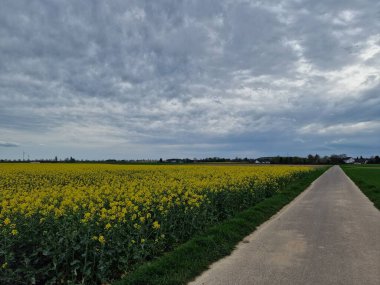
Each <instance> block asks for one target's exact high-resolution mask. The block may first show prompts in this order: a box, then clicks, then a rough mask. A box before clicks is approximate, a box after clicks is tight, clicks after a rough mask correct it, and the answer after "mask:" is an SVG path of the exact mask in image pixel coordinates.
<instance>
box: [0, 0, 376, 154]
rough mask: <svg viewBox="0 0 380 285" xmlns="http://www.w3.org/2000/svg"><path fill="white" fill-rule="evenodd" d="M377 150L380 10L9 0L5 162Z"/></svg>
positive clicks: (371, 5) (4, 46)
mask: <svg viewBox="0 0 380 285" xmlns="http://www.w3.org/2000/svg"><path fill="white" fill-rule="evenodd" d="M23 151H25V153H26V155H29V156H30V158H53V157H54V156H56V155H57V156H58V157H59V158H65V157H67V156H73V157H75V158H79V159H83V158H88V159H106V158H117V159H136V158H160V157H163V158H170V157H190V158H192V157H198V158H201V157H209V156H223V157H235V156H240V157H245V156H248V157H258V156H265V155H307V154H309V153H319V154H322V155H324V154H328V155H329V154H333V153H346V154H347V155H355V156H356V155H374V154H379V153H380V2H379V1H378V0H334V1H331V0H319V1H315V0H282V1H281V0H273V1H271V0H265V1H264V0H262V1H243V0H229V1H228V0H199V1H196V0H187V1H180V0H171V1H170V0H159V1H158V0H154V1H153V0H149V1H148V0H146V1H143V0H135V1H132V0H131V1H125V0H120V1H103V0H102V1H101V0H98V1H84V0H83V1H79V0H71V1H70V0H69V1H61V0H46V1H37V0H36V1H30V0H25V1H19V0H0V158H22V153H23Z"/></svg>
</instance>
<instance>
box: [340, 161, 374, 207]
mask: <svg viewBox="0 0 380 285" xmlns="http://www.w3.org/2000/svg"><path fill="white" fill-rule="evenodd" d="M342 169H343V171H344V172H345V173H346V174H347V175H348V176H349V177H350V178H351V179H352V181H354V182H355V184H356V185H357V186H358V187H359V188H360V190H362V192H363V193H364V195H366V196H367V197H368V199H370V200H371V201H372V202H373V204H374V205H375V207H376V208H378V209H379V210H380V165H379V164H377V165H343V166H342Z"/></svg>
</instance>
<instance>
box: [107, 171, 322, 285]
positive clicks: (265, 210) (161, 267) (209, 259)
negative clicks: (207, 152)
mask: <svg viewBox="0 0 380 285" xmlns="http://www.w3.org/2000/svg"><path fill="white" fill-rule="evenodd" d="M326 169H327V168H318V169H316V170H315V171H312V172H310V173H308V174H305V175H304V176H302V178H300V179H297V180H296V181H293V182H292V183H290V184H289V185H287V186H286V187H285V188H284V189H283V190H282V191H280V192H279V193H277V194H275V195H274V196H272V197H270V198H267V199H265V200H264V201H262V202H260V203H258V204H256V205H255V206H253V207H251V208H249V209H247V210H245V211H243V212H241V213H239V214H238V215H236V216H235V217H233V218H230V219H228V220H226V221H223V222H221V223H219V224H217V225H215V226H213V227H211V228H209V229H208V230H206V231H205V232H203V233H202V234H200V235H197V236H195V237H194V238H192V239H191V240H189V241H188V242H186V243H184V244H183V245H180V246H179V247H177V248H176V249H175V250H173V251H172V252H169V253H167V254H165V255H163V256H161V257H159V258H157V259H156V260H154V261H151V262H148V263H146V264H144V265H142V266H140V267H139V268H137V269H136V270H135V271H134V272H132V273H130V274H129V275H127V276H126V277H124V278H123V279H122V280H120V281H118V282H115V283H114V285H132V284H133V285H179V284H187V283H188V282H189V281H190V280H192V279H193V278H195V277H196V276H198V275H199V274H200V273H202V272H203V271H204V270H206V269H207V268H208V266H209V265H210V264H211V263H213V262H215V261H217V260H219V259H220V258H222V257H224V256H226V255H228V254H230V253H231V251H232V250H233V249H234V248H235V246H236V244H237V243H238V242H239V241H241V240H242V239H243V238H244V237H245V236H247V235H249V234H250V233H251V232H252V231H254V230H255V229H256V227H257V226H259V225H260V224H262V223H263V222H265V221H266V220H268V219H269V218H270V217H271V216H273V215H274V214H275V213H277V212H278V211H279V210H280V209H281V208H282V207H284V206H285V205H286V204H288V203H289V202H290V201H292V200H293V199H294V198H295V197H296V196H297V195H299V194H300V193H301V192H302V191H303V190H305V188H306V187H307V186H308V185H310V183H311V182H312V181H314V180H315V179H316V178H317V177H319V176H320V175H321V174H322V173H323V172H324V171H325V170H326Z"/></svg>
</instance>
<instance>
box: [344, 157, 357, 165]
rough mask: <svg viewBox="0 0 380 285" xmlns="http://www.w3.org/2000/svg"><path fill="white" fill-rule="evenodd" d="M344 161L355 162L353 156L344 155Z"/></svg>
mask: <svg viewBox="0 0 380 285" xmlns="http://www.w3.org/2000/svg"><path fill="white" fill-rule="evenodd" d="M343 162H344V163H348V164H350V163H354V162H355V158H353V157H346V158H345V159H344V160H343Z"/></svg>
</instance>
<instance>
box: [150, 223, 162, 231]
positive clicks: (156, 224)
mask: <svg viewBox="0 0 380 285" xmlns="http://www.w3.org/2000/svg"><path fill="white" fill-rule="evenodd" d="M160 227H161V225H160V224H159V223H158V222H157V221H154V222H153V225H152V228H153V229H155V230H158V229H159V228H160Z"/></svg>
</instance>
